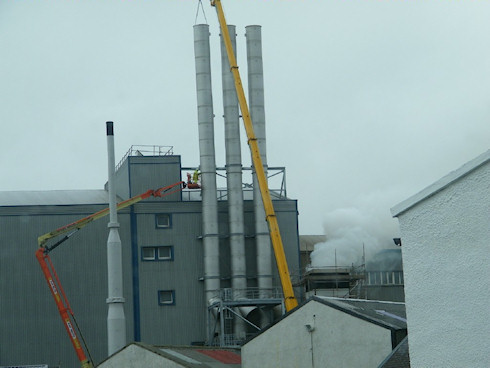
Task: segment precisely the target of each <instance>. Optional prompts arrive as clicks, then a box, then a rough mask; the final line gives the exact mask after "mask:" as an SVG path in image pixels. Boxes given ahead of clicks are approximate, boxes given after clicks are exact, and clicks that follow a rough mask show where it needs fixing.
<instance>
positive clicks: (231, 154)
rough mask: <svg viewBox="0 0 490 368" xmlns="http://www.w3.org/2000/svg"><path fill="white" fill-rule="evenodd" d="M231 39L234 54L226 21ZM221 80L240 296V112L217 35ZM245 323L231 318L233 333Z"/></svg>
mask: <svg viewBox="0 0 490 368" xmlns="http://www.w3.org/2000/svg"><path fill="white" fill-rule="evenodd" d="M228 31H229V33H230V38H231V43H232V46H233V50H234V52H235V55H236V33H235V26H233V25H229V26H228ZM221 76H222V78H221V80H222V88H223V109H224V116H223V117H224V121H225V149H226V178H227V180H226V185H227V196H228V222H229V233H230V253H231V287H232V288H233V290H234V295H237V296H238V297H240V296H241V295H240V292H242V293H243V291H244V290H245V288H246V287H247V277H246V266H245V234H244V222H243V191H242V156H241V145H240V112H239V108H238V98H237V94H236V90H235V82H234V79H233V74H232V73H231V70H230V63H229V61H228V55H227V53H226V47H225V44H224V42H223V37H221ZM245 332H246V329H245V325H244V323H243V321H242V320H241V319H240V318H235V335H237V336H239V337H243V338H245Z"/></svg>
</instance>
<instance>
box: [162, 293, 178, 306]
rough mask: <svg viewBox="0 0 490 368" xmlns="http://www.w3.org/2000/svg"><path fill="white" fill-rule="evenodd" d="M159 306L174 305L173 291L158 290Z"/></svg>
mask: <svg viewBox="0 0 490 368" xmlns="http://www.w3.org/2000/svg"><path fill="white" fill-rule="evenodd" d="M158 304H159V305H175V290H158Z"/></svg>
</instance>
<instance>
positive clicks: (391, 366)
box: [378, 336, 410, 368]
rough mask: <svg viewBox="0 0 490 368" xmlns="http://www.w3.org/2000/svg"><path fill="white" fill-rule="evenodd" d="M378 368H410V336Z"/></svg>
mask: <svg viewBox="0 0 490 368" xmlns="http://www.w3.org/2000/svg"><path fill="white" fill-rule="evenodd" d="M378 368H410V355H409V353H408V336H406V337H405V338H404V339H403V340H402V342H400V343H399V344H398V346H397V347H396V348H394V349H393V351H392V352H391V354H390V355H388V356H387V357H386V359H385V360H383V362H381V364H380V365H379V366H378Z"/></svg>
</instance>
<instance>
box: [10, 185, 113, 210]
mask: <svg viewBox="0 0 490 368" xmlns="http://www.w3.org/2000/svg"><path fill="white" fill-rule="evenodd" d="M108 201H109V195H108V192H107V191H105V190H103V189H93V190H46V191H27V190H26V191H9V192H0V206H50V205H51V206H59V205H79V204H82V205H83V204H106V203H108Z"/></svg>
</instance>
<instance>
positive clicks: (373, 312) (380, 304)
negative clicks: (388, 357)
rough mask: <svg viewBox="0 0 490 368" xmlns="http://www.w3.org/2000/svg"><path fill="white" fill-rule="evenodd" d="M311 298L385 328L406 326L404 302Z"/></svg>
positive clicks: (397, 328)
mask: <svg viewBox="0 0 490 368" xmlns="http://www.w3.org/2000/svg"><path fill="white" fill-rule="evenodd" d="M311 300H315V301H317V302H320V303H322V304H325V305H328V306H329V307H332V308H335V309H338V310H340V311H343V312H345V313H348V314H350V315H352V316H354V317H358V318H361V319H363V320H366V321H368V322H371V323H374V324H377V325H379V326H382V327H385V328H389V329H392V330H404V329H406V328H407V316H406V313H405V303H398V302H386V301H377V300H364V299H345V298H333V297H321V296H313V297H312V298H311Z"/></svg>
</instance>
